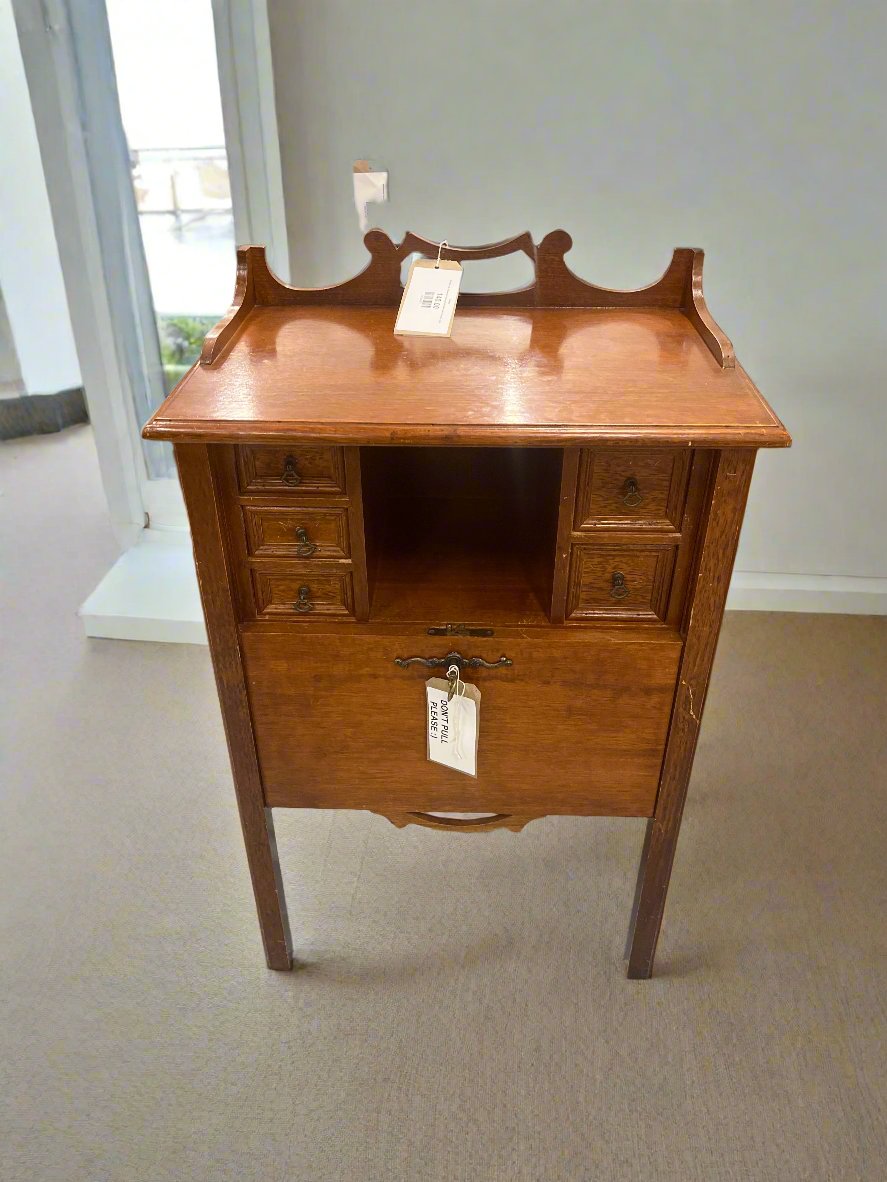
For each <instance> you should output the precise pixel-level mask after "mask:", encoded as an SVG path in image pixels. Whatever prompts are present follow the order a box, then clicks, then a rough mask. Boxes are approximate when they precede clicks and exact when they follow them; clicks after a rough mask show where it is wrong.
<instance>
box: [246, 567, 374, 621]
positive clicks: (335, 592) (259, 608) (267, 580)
mask: <svg viewBox="0 0 887 1182" xmlns="http://www.w3.org/2000/svg"><path fill="white" fill-rule="evenodd" d="M253 588H254V590H255V595H256V614H257V615H258V616H259V617H260V618H263V619H267V618H269V617H272V616H273V617H276V616H292V618H293V619H297V620H300V619H304V620H310V619H311V618H312V617H314V616H349V617H353V615H354V588H353V586H352V581H351V571H350V570H344V571H343V570H337V569H336V568H335V567H330V566H326V567H325V568H324V567H316V566H311V565H310V564H304V565H303V564H298V565H297V564H295V563H290V564H288V565H286V566H280V567H273V566H270V565H269V566H261V567H254V568H253Z"/></svg>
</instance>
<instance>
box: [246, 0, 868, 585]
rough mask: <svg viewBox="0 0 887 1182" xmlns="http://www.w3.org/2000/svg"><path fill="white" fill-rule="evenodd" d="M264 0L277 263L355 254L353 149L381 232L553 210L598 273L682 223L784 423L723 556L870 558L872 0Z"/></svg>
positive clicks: (477, 226)
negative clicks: (363, 164)
mask: <svg viewBox="0 0 887 1182" xmlns="http://www.w3.org/2000/svg"><path fill="white" fill-rule="evenodd" d="M269 11H270V20H271V44H272V51H273V57H274V75H275V85H276V91H277V114H278V121H279V127H280V136H281V152H282V161H283V170H284V186H285V191H286V195H287V203H288V206H287V219H288V224H289V226H290V242H291V264H292V275H293V281H294V282H296V283H299V284H303V285H305V284H309V285H310V284H316V283H328V282H332V281H335V280H337V279H343V278H345V277H347V276H348V275H351V274H353V273H354V272H355V271H357V270H358V269H359V268H360V267H362V265H363V263H364V260H365V257H366V256H365V253H364V249H363V246H362V243H361V237H360V234H359V232H358V228H357V220H356V215H355V213H354V209H353V204H352V193H351V176H350V170H351V165H352V163H353V161H354V160H355V159H358V158H369V159H371V160H373V161H374V162H377V163H379V164H380V165H381V166H383V167H386V168H388V169H389V170H390V189H391V197H392V200H391V203H390V205H387V206H376V207H373V214H374V217H375V220H376V222H377V224H379V225H381V226H382V227H383V228H384V229H385V230H387V231H388V232H389V233H391V234H392V236H396V237H400V235H401V233H402V231H404V230H406V229H413V230H416V231H417V232H419V233H422V234H425V235H427V236H428V237H430V238H441V237H446V238H448V239H449V240H450V241H451V242H456V243H461V244H471V243H479V242H489V241H493V240H496V239H499V238H504V237H506V236H508V235H511V234H514V233H516V232H518V231H520V230H524V229H530V230H532V231H533V233H534V236H535V237H536V238H537V240H538V238H540V237H541V236H542V235H544V233H545V232H546V231H548V230H550V229H553V228H555V227H561V226H562V227H564V228H565V229H567V230H569V231H570V232H571V234H572V235H573V238H574V242H575V246H574V249H573V251H572V253H571V255H570V256H569V261H570V263H571V265H572V266H573V267H574V269H575V270H577V271H578V272H579V274H580V275H583V276H584V277H586V278H589V279H592V280H595V281H597V282H600V283H604V284H611V285H613V286H617V287H631V286H637V285H640V284H643V283H647V282H649V281H651V280H652V279H653V278H655V277H657V276H658V275H659V273H660V272H661V271H662V269H663V268H664V266H665V264H666V263H667V261H668V259H669V257H670V255H671V250H672V247H674V246H702V247H704V248H705V251H706V283H705V289H706V296H707V299H708V303H709V306H710V307H711V309H712V311H713V312H714V315H715V316H716V318H717V319H718V320H719V321H720V322H721V324H722V325H723V327H724V328H725V330H726V331H727V333H728V334H729V335H730V336H731V337H732V338H733V341H734V343H735V345H736V348H737V353H738V355H739V357H740V359H741V361H742V362H743V364H744V365H745V366H746V368H747V369H748V370H749V372H750V373H751V375H752V377H753V378H754V379H755V381H756V382H757V383H758V384H759V386H760V387H761V389H762V390H763V392H764V394H765V395H766V396H767V397H768V398H769V400H770V401H771V402H772V403H773V405H774V406H775V408H776V410H777V412H778V413H779V414H780V416H781V417H782V418H783V420H784V421H785V423H786V425H787V426H788V428H789V430H790V431H791V432H792V434H793V436H794V439H795V445H794V448H793V449H792V450H791V451H790V452H776V453H762V454H761V455H760V457H759V460H758V466H757V471H756V476H755V481H754V485H753V490H752V496H751V502H750V507H749V513H748V517H747V521H746V528H745V530H744V532H743V537H742V542H741V548H740V554H739V559H738V563H737V565H738V567H739V568H740V569H743V570H747V571H771V572H793V573H795V574H832V575H850V576H885V575H887V555H885V548H887V547H885V525H884V522H885V516H887V464H885V462H884V454H883V453H884V451H885V446H887V392H885V389H884V386H885V382H884V376H883V359H884V356H885V348H884V345H885V335H887V334H885V322H884V308H885V306H887V304H885V294H887V280H885V276H887V234H885V224H884V223H885V210H887V185H885V166H884V150H883V125H884V116H885V113H887V112H885V98H887V90H885V83H884V79H885V77H887V71H885V69H884V61H885V59H887V5H885V4H884V3H883V2H882V0H855V2H854V3H853V4H846V3H842V2H841V0H743V2H741V3H740V2H738V0H737V2H734V3H730V2H729V0H597V2H591V0H590V2H584V3H570V2H567V0H547V2H546V3H544V4H540V3H538V2H537V0H501V2H494V0H485V2H483V3H478V2H477V0H448V2H447V3H446V4H442V3H440V2H439V0H385V3H381V4H358V3H354V2H353V0H324V3H315V2H313V0H269ZM476 266H478V267H483V266H486V264H476ZM497 278H498V277H497ZM468 286H470V285H468ZM476 286H480V284H479V283H478V284H476Z"/></svg>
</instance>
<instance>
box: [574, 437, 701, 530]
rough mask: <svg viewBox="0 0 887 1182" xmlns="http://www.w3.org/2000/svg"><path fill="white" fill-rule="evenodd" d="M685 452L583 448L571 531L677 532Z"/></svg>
mask: <svg viewBox="0 0 887 1182" xmlns="http://www.w3.org/2000/svg"><path fill="white" fill-rule="evenodd" d="M690 458H691V457H690V454H689V449H687V448H685V449H684V450H683V451H671V450H668V449H658V448H643V449H634V448H631V449H624V450H623V449H620V448H610V449H601V450H594V451H591V450H583V451H582V454H581V456H580V460H579V488H578V495H577V498H576V517H575V521H574V529H575V530H576V531H577V532H584V531H589V532H590V531H593V530H600V529H625V528H631V529H649V530H679V529H680V524H681V514H682V513H683V507H684V494H685V492H686V487H687V476H688V473H689V469H690Z"/></svg>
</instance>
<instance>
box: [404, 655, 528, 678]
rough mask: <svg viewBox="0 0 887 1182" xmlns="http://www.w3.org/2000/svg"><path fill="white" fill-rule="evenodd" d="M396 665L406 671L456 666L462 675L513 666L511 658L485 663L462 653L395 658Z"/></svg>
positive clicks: (480, 659) (481, 659)
mask: <svg viewBox="0 0 887 1182" xmlns="http://www.w3.org/2000/svg"><path fill="white" fill-rule="evenodd" d="M394 663H395V665H399V666H400V668H401V669H406V668H408V667H409V666H410V665H425V666H426V668H428V669H449V667H450V666H451V665H455V666H456V668H457V669H458V670H459V672H460V673H461V672H462V670H463V669H505V668H506V667H507V666H509V665H513V664H514V661H512V660H511V659H510V658H509V657H500V658H499V660H498V661H485V660H484V659H483V657H463V656H462V654H461V653H447V655H446V656H445V657H395V658H394Z"/></svg>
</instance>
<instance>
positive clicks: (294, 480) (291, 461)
mask: <svg viewBox="0 0 887 1182" xmlns="http://www.w3.org/2000/svg"><path fill="white" fill-rule="evenodd" d="M283 483H284V484H288V485H290V486H291V487H293V486H295V485H297V484H301V483H302V477H301V476H300V475H299V470H298V468H296V457H295V456H293V455H289V456H287V457H286V459H285V460H284V461H283Z"/></svg>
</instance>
